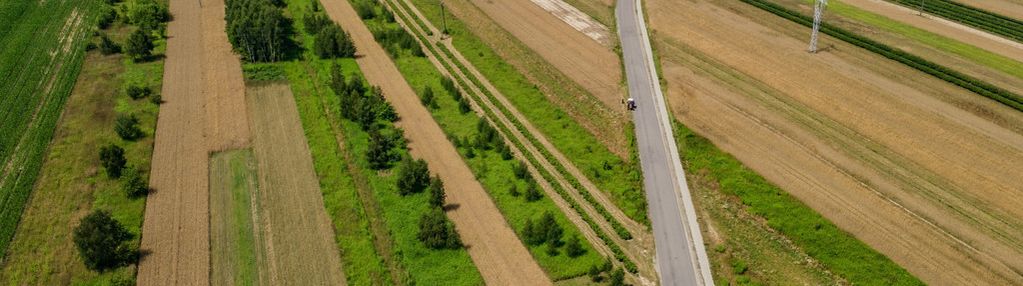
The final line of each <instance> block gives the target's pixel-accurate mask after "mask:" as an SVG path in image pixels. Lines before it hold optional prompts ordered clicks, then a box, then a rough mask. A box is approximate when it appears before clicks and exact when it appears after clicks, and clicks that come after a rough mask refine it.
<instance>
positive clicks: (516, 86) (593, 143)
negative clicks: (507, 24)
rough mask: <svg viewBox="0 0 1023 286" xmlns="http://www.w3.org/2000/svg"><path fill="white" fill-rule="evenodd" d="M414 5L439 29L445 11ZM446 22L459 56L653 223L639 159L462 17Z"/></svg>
mask: <svg viewBox="0 0 1023 286" xmlns="http://www.w3.org/2000/svg"><path fill="white" fill-rule="evenodd" d="M412 3H413V4H415V6H416V8H417V9H419V10H420V11H422V13H423V14H424V15H425V16H426V18H427V19H428V20H429V21H430V22H431V23H433V24H434V25H435V26H438V27H440V25H439V24H438V23H441V11H440V7H439V6H438V5H436V3H434V2H431V1H427V0H413V1H412ZM446 22H447V27H448V31H449V34H450V35H451V37H452V41H453V43H454V45H455V47H456V48H457V49H458V50H459V52H461V53H462V55H464V56H465V57H466V58H467V59H468V60H469V61H470V62H472V64H473V65H474V66H475V67H476V68H477V69H479V70H480V72H482V73H483V75H484V76H485V77H486V78H487V79H488V80H489V81H490V82H491V83H493V84H494V86H495V87H497V88H498V90H500V91H501V93H502V94H504V96H506V97H507V98H508V100H509V101H511V103H512V105H514V106H515V107H516V108H517V109H518V110H519V111H520V112H522V113H523V115H525V117H526V119H528V120H529V122H530V123H532V124H533V125H534V126H536V127H537V128H538V129H539V130H540V131H541V132H542V133H543V134H544V135H545V136H546V137H547V138H548V139H550V140H551V143H553V144H554V146H555V147H556V148H557V149H558V150H560V151H561V152H562V153H564V154H565V156H567V157H568V158H569V160H570V161H572V163H573V164H575V166H576V167H578V168H579V169H580V171H582V172H583V173H584V174H585V175H586V176H587V177H588V178H589V179H590V180H591V181H592V182H593V183H594V184H596V185H597V187H598V188H599V189H601V190H602V191H604V192H606V193H608V194H610V197H611V200H612V201H613V202H614V203H615V205H617V206H618V207H619V208H620V209H621V210H622V211H623V212H624V213H625V214H626V215H627V216H629V217H630V218H632V219H634V220H636V221H639V222H642V223H645V224H649V220H648V218H647V214H646V213H647V207H646V198H645V197H644V196H643V192H642V184H641V180H642V175H641V173H640V171H639V166H638V165H637V164H636V160H635V159H633V160H631V161H630V162H626V161H625V160H622V159H621V158H619V157H618V156H616V155H615V154H613V153H611V152H610V151H609V150H608V148H607V147H606V146H604V145H602V144H601V143H600V141H599V140H598V139H597V138H596V137H595V136H594V135H593V134H592V133H590V132H589V131H587V130H586V129H585V128H583V127H582V126H581V125H580V124H579V123H578V122H576V121H575V120H573V118H572V117H571V116H569V115H568V114H567V113H565V111H563V110H561V108H559V107H558V106H557V105H555V104H554V103H553V102H552V101H551V100H552V99H550V98H548V95H546V94H544V93H543V92H541V91H540V89H538V87H537V86H536V85H535V84H534V83H532V82H530V81H529V80H528V79H526V77H525V76H523V75H522V74H521V73H519V72H518V71H517V70H516V69H515V68H514V67H513V66H511V65H510V64H508V63H506V62H504V61H503V60H502V59H501V57H499V56H498V55H497V54H496V53H495V52H494V51H493V50H492V49H491V47H489V46H488V45H487V44H485V43H484V42H483V41H482V40H480V38H479V37H477V36H476V35H474V34H473V33H472V32H471V31H470V30H469V29H468V28H467V27H466V26H465V24H464V23H462V22H461V21H460V20H459V19H457V18H455V17H453V16H452V15H451V14H447V15H446ZM547 85H548V86H552V85H557V84H553V83H548V84H547ZM566 92H567V90H566V89H561V90H558V91H557V92H556V94H551V95H550V96H553V97H566V98H576V97H578V95H576V94H566ZM623 132H625V133H627V137H629V140H630V141H631V140H632V134H631V132H629V131H623ZM630 150H633V153H634V150H635V147H634V146H630ZM607 167H610V168H607Z"/></svg>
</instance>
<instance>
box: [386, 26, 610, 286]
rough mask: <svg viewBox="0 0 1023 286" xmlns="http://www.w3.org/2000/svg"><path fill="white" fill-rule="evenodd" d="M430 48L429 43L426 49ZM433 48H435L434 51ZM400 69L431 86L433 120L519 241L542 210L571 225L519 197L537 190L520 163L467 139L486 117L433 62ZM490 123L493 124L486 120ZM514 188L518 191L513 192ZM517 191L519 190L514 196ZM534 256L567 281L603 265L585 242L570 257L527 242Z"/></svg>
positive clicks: (540, 203)
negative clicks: (467, 104)
mask: <svg viewBox="0 0 1023 286" xmlns="http://www.w3.org/2000/svg"><path fill="white" fill-rule="evenodd" d="M396 14H398V15H399V18H402V19H404V18H405V15H404V14H402V13H396ZM367 22H369V24H370V25H371V26H386V27H391V28H400V27H398V26H397V24H394V23H387V22H385V21H379V19H377V20H375V21H367ZM424 48H427V49H429V48H430V47H425V46H424ZM431 52H432V51H431ZM396 64H397V66H398V69H399V70H400V71H401V72H402V74H403V75H404V76H405V78H406V79H407V80H408V82H409V84H410V85H412V86H415V87H417V89H419V90H421V91H420V92H422V90H424V89H426V88H429V89H430V90H431V91H433V93H434V94H435V95H434V96H433V103H431V105H434V106H436V108H429V110H430V112H431V114H432V115H433V118H434V120H436V121H437V122H438V124H439V125H440V126H441V128H442V129H443V130H444V132H445V134H447V135H448V138H450V140H452V141H454V142H453V143H454V144H455V145H456V148H458V150H459V152H460V153H461V154H462V155H463V160H465V161H466V162H467V163H468V164H469V166H470V169H472V171H473V173H474V174H476V178H478V179H479V180H480V182H481V183H482V184H483V186H484V187H485V188H486V190H487V193H489V194H490V197H491V198H492V199H493V200H494V201H495V203H496V204H497V206H498V208H500V210H501V212H502V214H503V215H504V217H505V220H506V221H507V222H508V224H509V225H510V226H511V227H512V228H513V229H514V230H516V231H517V234H519V238H520V240H523V241H525V239H524V238H523V236H522V229H523V228H524V227H525V223H526V221H527V220H535V219H536V218H537V217H538V216H539V215H540V214H543V213H544V212H551V213H554V214H555V218H556V219H557V221H558V223H559V224H560V225H562V226H563V227H564V226H566V225H568V226H571V225H572V224H571V222H570V221H569V220H568V218H567V217H566V216H565V215H564V214H563V213H562V212H561V211H559V209H558V207H557V206H556V205H555V204H554V202H553V201H552V200H551V199H550V198H546V197H544V198H541V199H539V200H537V201H535V202H526V201H525V199H524V198H523V197H522V196H521V193H524V192H525V190H526V189H527V188H530V187H533V188H536V187H537V186H536V185H535V182H530V181H529V180H528V179H524V178H521V179H520V178H517V177H516V176H515V175H514V172H513V169H514V168H515V166H516V165H517V164H518V163H517V161H514V160H510V159H511V158H509V159H504V158H502V155H501V154H500V150H497V149H494V148H487V147H484V148H479V147H478V146H475V145H477V144H473V143H469V142H471V141H473V140H479V139H477V138H478V136H480V131H479V127H478V125H479V124H482V123H480V120H482V119H481V118H480V117H479V116H478V115H477V114H476V113H463V112H461V111H460V107H459V103H458V101H457V100H456V99H455V97H454V96H453V94H451V93H450V92H449V91H447V90H446V89H445V87H444V86H443V85H442V84H441V78H442V75H441V73H440V72H438V71H437V69H436V68H435V67H434V66H433V65H432V64H431V62H430V61H429V60H428V59H427V58H422V57H413V56H411V55H403V56H401V57H399V58H398V59H397V60H396ZM486 124H490V123H486ZM510 188H514V189H515V191H510ZM512 192H514V193H518V194H512ZM569 237H576V238H579V239H584V238H582V237H581V235H580V232H579V230H578V229H576V228H574V227H566V228H565V233H564V239H566V240H567V239H568V238H569ZM527 247H528V248H529V250H530V252H531V253H532V254H533V258H534V259H536V261H537V262H538V263H539V264H540V266H541V267H542V268H543V269H544V271H546V272H547V274H548V275H549V276H550V277H551V279H553V280H555V281H557V280H563V279H568V278H572V277H578V276H583V275H585V274H586V271H587V270H588V269H589V267H590V266H594V265H597V266H599V264H601V263H603V258H602V257H601V256H600V255H599V253H597V252H596V251H595V250H594V249H593V247H592V246H591V245H590V244H589V243H586V242H583V249H584V254H583V255H582V256H579V257H574V258H573V257H568V256H567V255H565V254H564V253H563V252H561V253H557V252H556V253H555V255H550V254H548V253H546V251H547V247H545V246H544V245H535V246H534V245H527Z"/></svg>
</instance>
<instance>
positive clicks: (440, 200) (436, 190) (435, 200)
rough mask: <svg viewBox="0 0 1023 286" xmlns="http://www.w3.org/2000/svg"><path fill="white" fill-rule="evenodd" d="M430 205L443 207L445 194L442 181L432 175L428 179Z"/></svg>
mask: <svg viewBox="0 0 1023 286" xmlns="http://www.w3.org/2000/svg"><path fill="white" fill-rule="evenodd" d="M429 189H430V205H431V206H434V207H438V208H443V207H444V199H445V198H446V197H447V195H445V194H444V182H443V181H441V180H440V177H436V176H434V177H433V178H432V179H430V187H429Z"/></svg>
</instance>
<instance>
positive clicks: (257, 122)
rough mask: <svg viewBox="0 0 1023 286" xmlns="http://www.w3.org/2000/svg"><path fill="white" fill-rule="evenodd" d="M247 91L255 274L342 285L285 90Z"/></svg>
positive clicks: (279, 280) (273, 280) (272, 280)
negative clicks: (259, 253)
mask: <svg viewBox="0 0 1023 286" xmlns="http://www.w3.org/2000/svg"><path fill="white" fill-rule="evenodd" d="M247 93H248V96H247V98H248V99H247V101H248V110H249V116H250V118H251V120H252V122H251V126H252V133H253V135H254V136H253V150H254V151H255V155H256V162H257V169H258V170H259V171H258V173H259V196H258V198H257V199H258V204H257V205H256V206H257V207H258V213H259V222H258V223H257V226H256V228H258V230H256V231H257V232H258V233H261V235H260V236H261V237H262V241H261V243H263V244H264V245H262V246H261V247H262V248H263V249H264V250H263V251H265V253H266V257H267V261H268V262H267V264H268V265H266V267H267V269H266V271H261V273H260V274H261V275H260V276H261V277H268V278H266V279H265V280H264V281H265V282H266V284H267V285H280V284H285V283H297V284H305V285H345V284H346V281H345V276H344V274H343V273H342V272H341V259H340V256H339V252H338V249H337V247H336V246H335V244H334V230H333V228H332V224H331V222H330V218H329V217H327V213H326V210H325V209H324V207H323V196H322V195H321V192H320V185H319V180H318V179H317V177H316V172H315V171H314V170H313V161H312V154H310V153H309V146H308V145H306V140H305V133H304V131H303V130H302V122H301V121H300V119H299V117H298V108H297V107H296V106H295V99H294V97H293V95H292V94H291V89H290V88H288V86H287V85H284V84H270V85H264V86H255V87H250V88H248V89H247ZM258 247H259V246H257V248H258ZM261 280H263V279H261Z"/></svg>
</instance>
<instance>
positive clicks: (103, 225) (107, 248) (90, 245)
mask: <svg viewBox="0 0 1023 286" xmlns="http://www.w3.org/2000/svg"><path fill="white" fill-rule="evenodd" d="M132 237H133V236H132V234H131V233H130V232H128V230H127V229H125V228H124V226H122V225H121V223H119V222H117V221H116V220H114V219H113V218H112V217H111V216H110V212H107V211H103V210H98V211H93V212H92V213H90V214H89V215H87V216H85V217H84V218H82V220H81V222H80V224H79V225H78V227H76V228H75V231H74V241H75V246H76V247H77V248H78V254H79V255H81V257H82V261H83V262H85V267H86V268H89V269H90V270H93V271H99V272H103V271H106V270H109V269H113V268H116V267H119V266H122V265H124V264H125V263H128V262H130V260H131V256H132V253H133V251H132V250H131V248H130V247H129V246H128V245H127V244H126V243H125V242H127V241H128V240H131V239H132Z"/></svg>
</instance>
